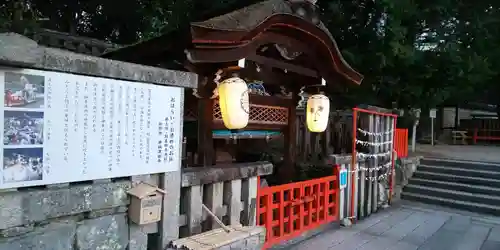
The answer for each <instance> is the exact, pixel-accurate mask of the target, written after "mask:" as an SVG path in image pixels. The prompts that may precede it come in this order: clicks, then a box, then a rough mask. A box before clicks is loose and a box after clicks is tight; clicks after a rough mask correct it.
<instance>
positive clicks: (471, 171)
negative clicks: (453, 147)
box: [418, 164, 500, 180]
mask: <svg viewBox="0 0 500 250" xmlns="http://www.w3.org/2000/svg"><path fill="white" fill-rule="evenodd" d="M418 171H424V172H432V173H441V174H451V175H458V176H468V177H479V178H488V179H495V180H500V171H489V170H481V169H475V168H457V167H449V166H433V165H425V164H421V165H420V166H418Z"/></svg>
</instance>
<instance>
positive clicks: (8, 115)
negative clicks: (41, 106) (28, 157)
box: [3, 111, 43, 145]
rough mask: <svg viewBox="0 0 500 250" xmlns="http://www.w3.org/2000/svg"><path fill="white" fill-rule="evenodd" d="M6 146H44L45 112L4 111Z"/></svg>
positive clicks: (4, 139)
mask: <svg viewBox="0 0 500 250" xmlns="http://www.w3.org/2000/svg"><path fill="white" fill-rule="evenodd" d="M3 124H4V125H3V133H4V134H3V142H4V145H43V112H27V111H4V121H3Z"/></svg>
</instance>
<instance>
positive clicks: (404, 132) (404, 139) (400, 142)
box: [394, 128, 408, 158]
mask: <svg viewBox="0 0 500 250" xmlns="http://www.w3.org/2000/svg"><path fill="white" fill-rule="evenodd" d="M394 150H396V152H397V153H398V158H401V157H407V156H408V129H405V128H398V129H396V133H395V135H394Z"/></svg>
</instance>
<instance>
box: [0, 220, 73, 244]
mask: <svg viewBox="0 0 500 250" xmlns="http://www.w3.org/2000/svg"><path fill="white" fill-rule="evenodd" d="M75 232H76V223H75V222H73V221H67V222H54V223H49V224H48V225H46V226H43V227H39V228H36V229H35V230H34V231H33V232H30V233H27V234H24V235H22V236H18V237H13V238H8V239H4V240H0V250H28V249H29V250H73V249H74V248H73V242H74V237H75Z"/></svg>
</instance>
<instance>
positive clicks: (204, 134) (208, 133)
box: [198, 98, 215, 167]
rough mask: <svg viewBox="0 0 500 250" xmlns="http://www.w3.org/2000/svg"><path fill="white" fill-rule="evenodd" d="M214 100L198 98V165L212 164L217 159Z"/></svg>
mask: <svg viewBox="0 0 500 250" xmlns="http://www.w3.org/2000/svg"><path fill="white" fill-rule="evenodd" d="M213 107H214V100H213V99H209V98H201V99H199V100H198V165H199V166H200V167H205V166H211V165H213V161H214V160H215V155H214V144H213V135H212V124H213Z"/></svg>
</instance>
